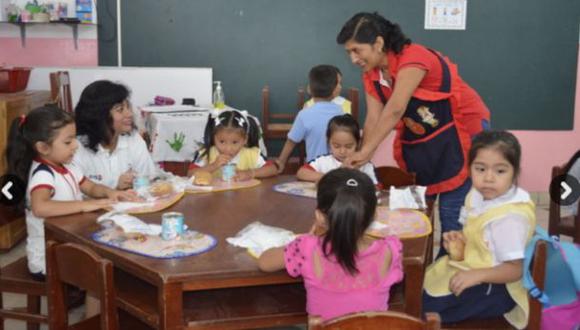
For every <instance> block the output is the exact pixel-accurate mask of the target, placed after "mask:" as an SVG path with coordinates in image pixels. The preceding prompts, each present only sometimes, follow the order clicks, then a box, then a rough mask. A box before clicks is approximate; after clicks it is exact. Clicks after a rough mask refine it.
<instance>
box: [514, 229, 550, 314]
mask: <svg viewBox="0 0 580 330" xmlns="http://www.w3.org/2000/svg"><path fill="white" fill-rule="evenodd" d="M539 240H543V241H546V242H548V243H550V244H553V243H554V240H553V239H552V238H551V237H550V236H548V233H546V231H545V230H544V229H543V228H542V227H540V226H536V231H535V233H534V236H533V237H532V239H531V240H530V242H529V243H528V245H527V246H526V251H525V253H524V262H523V268H524V269H523V272H522V284H523V286H524V288H526V289H528V293H529V294H530V296H532V297H533V298H534V299H537V300H538V301H539V302H541V303H542V306H543V307H544V308H547V307H550V298H549V297H548V295H547V294H546V293H545V292H544V291H542V290H540V289H539V288H538V287H537V286H536V283H535V282H534V278H533V277H532V274H531V273H530V264H531V263H532V258H533V257H534V251H535V250H536V243H537V242H538V241H539Z"/></svg>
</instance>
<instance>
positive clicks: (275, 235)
mask: <svg viewBox="0 0 580 330" xmlns="http://www.w3.org/2000/svg"><path fill="white" fill-rule="evenodd" d="M295 237H296V235H295V234H294V233H293V232H291V231H290V230H287V229H283V228H278V227H272V226H268V225H264V224H262V223H261V222H259V221H254V222H252V223H251V224H249V225H247V226H246V227H245V228H244V229H242V230H241V231H240V232H239V233H237V234H236V236H235V237H228V238H226V241H227V242H228V243H230V244H232V245H235V246H239V247H243V248H247V249H248V251H249V252H250V254H252V255H253V256H255V257H259V256H260V255H261V254H262V252H264V251H266V250H268V249H270V248H273V247H280V246H284V245H286V244H288V243H290V242H291V241H292V240H293V239H294V238H295Z"/></svg>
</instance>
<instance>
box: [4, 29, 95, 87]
mask: <svg viewBox="0 0 580 330" xmlns="http://www.w3.org/2000/svg"><path fill="white" fill-rule="evenodd" d="M77 42H78V49H75V43H74V39H73V33H72V29H71V27H69V26H66V25H63V24H35V25H27V26H26V45H25V46H22V43H21V39H20V28H19V27H18V26H16V25H13V24H7V23H2V24H0V50H1V51H0V66H96V65H98V63H99V57H98V48H99V42H98V39H97V26H96V25H79V27H78V41H77ZM47 79H48V78H47Z"/></svg>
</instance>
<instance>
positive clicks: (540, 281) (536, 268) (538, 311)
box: [528, 241, 548, 330]
mask: <svg viewBox="0 0 580 330" xmlns="http://www.w3.org/2000/svg"><path fill="white" fill-rule="evenodd" d="M546 244H547V243H546V241H538V242H537V243H536V246H535V251H534V259H533V260H532V265H531V267H530V268H531V270H530V271H531V273H532V278H533V279H534V282H535V283H537V287H538V289H540V290H544V282H545V280H546V261H547V253H548V252H547V246H546ZM529 300H530V318H529V319H528V330H539V329H540V328H541V327H540V325H541V324H542V303H541V302H540V301H539V300H537V299H532V298H531V297H530V299H529Z"/></svg>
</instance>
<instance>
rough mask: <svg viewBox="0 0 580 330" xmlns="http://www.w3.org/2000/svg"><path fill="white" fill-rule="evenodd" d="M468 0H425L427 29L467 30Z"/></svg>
mask: <svg viewBox="0 0 580 330" xmlns="http://www.w3.org/2000/svg"><path fill="white" fill-rule="evenodd" d="M466 16H467V0H425V30H465V18H466Z"/></svg>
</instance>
